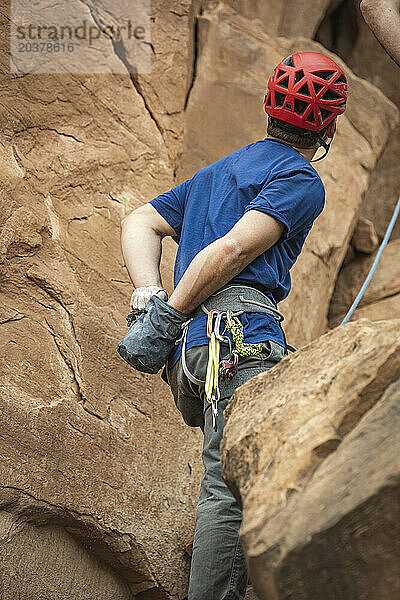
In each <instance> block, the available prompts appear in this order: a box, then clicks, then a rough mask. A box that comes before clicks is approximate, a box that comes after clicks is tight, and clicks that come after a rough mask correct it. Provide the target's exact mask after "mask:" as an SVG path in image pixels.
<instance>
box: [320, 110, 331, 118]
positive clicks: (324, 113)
mask: <svg viewBox="0 0 400 600" xmlns="http://www.w3.org/2000/svg"><path fill="white" fill-rule="evenodd" d="M319 110H320V111H321V117H322V121H326V119H327V118H328V117H330V116H331V114H332V113H331V111H330V110H325V108H320V109H319Z"/></svg>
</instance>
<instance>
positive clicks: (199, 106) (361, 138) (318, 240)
mask: <svg viewBox="0 0 400 600" xmlns="http://www.w3.org/2000/svg"><path fill="white" fill-rule="evenodd" d="M199 26H200V27H199V50H198V53H199V54H198V61H197V70H196V73H197V75H196V79H195V82H194V86H193V89H192V92H191V94H190V99H189V103H188V108H187V111H186V125H185V146H184V153H183V156H182V163H181V166H180V170H178V174H177V175H178V179H180V180H183V179H186V178H187V177H190V176H192V175H193V173H194V172H195V171H196V170H198V169H199V168H201V167H203V166H205V165H206V164H209V163H210V162H213V161H215V160H217V159H219V158H220V157H221V156H224V155H226V154H228V153H229V152H232V151H233V150H235V149H237V148H239V147H241V146H245V145H246V144H248V143H250V142H252V141H255V140H257V139H260V138H263V137H265V126H266V119H265V113H264V112H263V107H262V99H263V97H264V93H265V87H266V84H267V79H268V75H269V73H270V72H271V71H272V69H273V68H274V66H275V65H276V64H277V62H279V60H281V59H282V57H283V56H287V55H288V54H290V53H291V52H293V51H296V50H297V51H298V50H316V51H324V49H323V48H322V47H321V46H320V45H318V44H316V43H311V42H310V41H309V40H305V39H295V40H289V39H284V38H279V39H273V38H270V37H269V36H268V35H266V34H265V32H264V31H263V29H262V26H261V24H260V22H259V21H249V20H246V19H244V18H243V17H242V16H240V15H237V14H235V13H234V12H233V11H232V10H230V9H229V8H228V7H226V6H224V5H220V6H219V7H218V8H217V9H215V10H214V11H209V12H206V13H204V15H203V16H202V17H200V18H199ZM334 58H335V57H334ZM227 64H229V68H227ZM343 67H344V68H345V70H346V72H347V74H348V76H349V85H350V93H351V97H350V102H349V110H348V111H347V113H346V114H347V116H345V117H343V118H341V119H339V125H338V136H337V139H336V140H335V142H334V144H333V146H332V150H331V152H330V155H329V157H328V158H327V159H326V160H324V161H323V162H322V163H317V165H321V166H318V170H319V172H320V174H321V176H322V178H323V180H324V182H325V185H326V189H327V203H326V209H325V211H324V213H322V215H321V216H320V217H319V218H318V220H317V223H316V224H315V226H314V228H313V231H312V232H311V234H310V236H309V239H308V240H307V242H306V245H305V248H304V250H303V253H302V255H301V257H300V258H299V260H298V261H297V263H296V265H295V267H294V269H293V270H292V273H293V289H292V292H291V294H290V296H289V298H288V299H287V300H286V301H284V302H283V303H282V304H281V306H280V309H281V310H282V311H283V312H284V313H285V315H286V321H285V324H286V327H285V329H286V332H287V337H288V340H289V341H290V342H291V343H292V344H294V345H295V346H299V345H303V344H304V343H306V342H307V341H309V340H311V339H314V338H315V337H317V336H318V335H319V334H320V333H321V332H323V331H324V330H325V324H326V315H327V312H328V306H329V301H330V297H331V294H332V290H333V285H334V281H335V279H336V275H337V272H338V270H339V267H340V265H341V264H342V261H343V258H344V255H345V252H346V247H347V245H348V242H349V240H350V237H351V234H352V231H353V229H354V225H355V221H356V219H357V218H358V212H359V207H360V204H361V201H362V195H363V193H364V191H365V190H366V188H367V186H368V181H369V171H370V170H371V169H372V168H373V167H374V164H375V161H376V158H377V156H378V155H379V154H380V152H381V151H382V148H383V147H384V145H385V142H386V138H387V135H388V133H389V131H390V128H391V127H392V125H393V124H394V122H395V119H396V117H397V111H396V109H395V107H394V106H393V105H392V104H391V103H390V102H389V101H388V100H387V99H385V98H384V97H383V95H382V94H381V92H380V91H379V90H377V89H376V88H374V87H373V86H372V85H371V84H370V83H368V82H366V81H363V80H361V79H358V78H357V77H355V76H354V75H353V74H352V73H351V72H349V71H348V69H347V67H345V66H344V65H343ZM377 106H379V110H378V109H377ZM359 132H362V133H359ZM316 290H318V295H316V293H315V291H316Z"/></svg>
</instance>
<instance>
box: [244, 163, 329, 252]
mask: <svg viewBox="0 0 400 600" xmlns="http://www.w3.org/2000/svg"><path fill="white" fill-rule="evenodd" d="M324 204H325V188H324V186H323V183H322V181H321V179H320V178H319V177H318V175H316V174H313V173H310V172H308V171H306V170H304V171H303V170H295V171H290V172H287V173H279V174H278V175H276V176H275V177H274V178H272V179H271V180H269V181H268V182H267V183H266V184H265V185H264V186H263V187H262V189H261V191H260V192H259V194H258V195H257V196H256V197H255V198H254V199H253V200H252V201H251V202H250V203H249V204H248V206H247V207H246V209H245V212H247V211H248V210H259V211H261V212H263V213H266V214H268V215H271V217H274V218H275V219H277V220H278V221H280V222H281V223H283V225H285V231H284V233H283V234H282V238H281V239H282V241H284V240H287V239H288V238H290V237H292V236H294V235H296V234H298V233H300V232H301V231H304V230H306V229H310V228H311V226H312V224H313V221H314V220H315V219H316V218H317V217H318V215H319V214H320V213H321V212H322V210H323V208H324Z"/></svg>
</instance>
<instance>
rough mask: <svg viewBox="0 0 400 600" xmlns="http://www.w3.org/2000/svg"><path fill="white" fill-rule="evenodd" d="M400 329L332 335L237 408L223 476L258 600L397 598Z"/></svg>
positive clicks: (259, 384)
mask: <svg viewBox="0 0 400 600" xmlns="http://www.w3.org/2000/svg"><path fill="white" fill-rule="evenodd" d="M399 330H400V321H399V320H392V321H383V322H381V323H371V322H369V321H367V320H362V321H358V322H357V323H351V324H347V325H346V326H344V327H343V328H340V329H336V330H333V331H331V332H329V333H328V334H326V335H324V336H322V337H321V338H320V339H319V340H317V341H315V342H313V343H311V344H309V345H308V346H307V347H305V348H303V349H302V350H300V351H299V352H297V353H296V354H295V355H293V356H290V357H287V358H285V359H284V360H283V361H281V362H280V363H279V364H278V365H277V366H276V367H274V368H273V369H272V370H271V371H269V372H267V373H263V374H260V375H258V376H256V377H254V378H253V379H251V380H250V381H249V382H247V383H246V384H245V385H243V386H241V387H240V388H239V389H238V390H237V391H236V392H235V394H234V396H233V399H232V400H231V402H230V403H229V405H228V407H227V409H226V411H225V416H226V417H227V419H228V422H227V425H226V428H225V431H224V437H223V441H222V445H221V450H222V461H223V470H224V477H225V478H226V480H227V482H228V483H229V485H230V487H231V489H232V490H234V492H235V495H236V496H237V497H238V498H240V499H241V501H242V503H243V523H242V527H241V531H240V538H241V542H242V545H243V547H244V549H245V552H246V555H247V560H248V565H249V573H250V578H251V581H252V583H253V586H254V587H255V590H256V592H257V595H258V597H259V598H260V600H279V599H281V598H282V599H283V598H293V600H297V599H300V598H301V599H302V600H308V599H309V600H315V598H317V597H321V598H327V600H334V599H337V598H343V599H347V598H348V599H349V600H350V599H353V598H357V599H360V600H367V598H368V599H372V598H373V599H374V600H375V599H379V600H380V599H381V598H382V599H383V598H391V597H396V596H397V595H398V594H399V593H400V577H399V572H398V564H399V560H400V546H399V543H398V540H399V533H400V531H399V516H400V463H399V460H398V456H399V450H400V435H399V432H400V429H399V425H400V421H399V419H400V417H399V411H398V406H399V401H400V337H399Z"/></svg>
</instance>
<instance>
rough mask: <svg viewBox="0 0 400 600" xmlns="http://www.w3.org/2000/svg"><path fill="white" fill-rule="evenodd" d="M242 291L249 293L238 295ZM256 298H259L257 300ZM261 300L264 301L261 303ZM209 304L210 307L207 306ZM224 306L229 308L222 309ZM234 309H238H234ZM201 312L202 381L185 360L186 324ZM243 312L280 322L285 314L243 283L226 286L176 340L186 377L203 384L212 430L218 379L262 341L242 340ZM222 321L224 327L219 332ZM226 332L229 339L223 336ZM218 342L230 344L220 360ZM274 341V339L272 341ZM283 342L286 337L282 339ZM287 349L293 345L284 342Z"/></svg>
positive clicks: (233, 369)
mask: <svg viewBox="0 0 400 600" xmlns="http://www.w3.org/2000/svg"><path fill="white" fill-rule="evenodd" d="M241 291H243V292H245V293H247V295H248V296H253V297H255V298H256V299H253V298H251V297H250V298H246V297H244V296H243V295H240V292H241ZM257 298H258V300H257ZM260 299H262V300H264V302H260V301H259V300H260ZM210 305H211V306H210ZM226 306H230V307H231V308H230V309H227V310H225V307H226ZM236 309H237V310H236ZM201 312H204V313H206V314H207V337H208V338H209V344H208V363H207V369H206V378H205V380H201V379H198V378H197V377H195V376H194V375H193V374H192V373H190V371H189V369H188V366H187V363H186V340H187V332H188V327H189V323H190V322H191V321H192V320H193V319H194V317H196V316H197V315H198V314H200V313H201ZM244 312H264V313H267V314H270V315H271V316H273V317H274V318H275V319H276V320H277V321H278V322H279V323H280V322H281V321H283V319H284V317H283V315H282V313H280V312H279V311H278V310H277V309H276V308H275V306H274V304H273V303H272V302H271V300H270V299H269V298H268V297H267V296H266V295H265V294H263V293H262V292H260V291H259V290H257V289H256V288H252V287H250V286H242V285H234V284H233V285H227V286H224V287H222V288H221V289H220V290H219V291H218V292H215V294H212V295H211V296H210V297H209V298H207V300H205V301H204V302H203V303H202V304H201V305H200V307H199V308H198V309H197V310H196V311H195V312H194V314H193V315H192V316H191V318H190V319H188V320H187V321H186V322H185V323H183V325H182V329H183V333H182V336H181V337H180V338H179V339H178V340H177V341H176V342H175V343H176V344H179V343H180V342H182V368H183V371H184V373H185V375H186V377H187V378H188V379H189V380H190V381H192V382H193V383H195V384H197V385H203V384H204V392H205V398H206V400H207V402H209V403H210V404H211V409H212V419H213V427H214V430H215V431H216V430H217V416H218V401H219V399H220V390H219V381H220V380H221V381H224V380H227V381H231V380H232V378H233V377H234V376H235V375H236V373H237V371H238V363H239V356H257V355H258V354H260V353H261V352H262V343H254V344H248V343H245V342H244V340H243V324H242V323H241V321H240V319H239V318H238V317H239V315H241V314H243V313H244ZM222 321H224V323H225V328H224V330H223V331H222V332H221V324H222ZM226 331H229V332H230V334H231V336H232V340H233V344H232V340H231V339H230V338H229V337H228V336H226V335H224V334H225V332H226ZM221 342H225V343H227V344H228V346H229V354H228V357H227V358H226V359H224V360H221V361H220V350H221ZM271 343H272V344H274V342H271ZM285 343H286V340H285ZM286 345H287V347H288V348H289V349H290V350H293V351H294V350H295V348H293V346H290V345H288V344H286Z"/></svg>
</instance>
